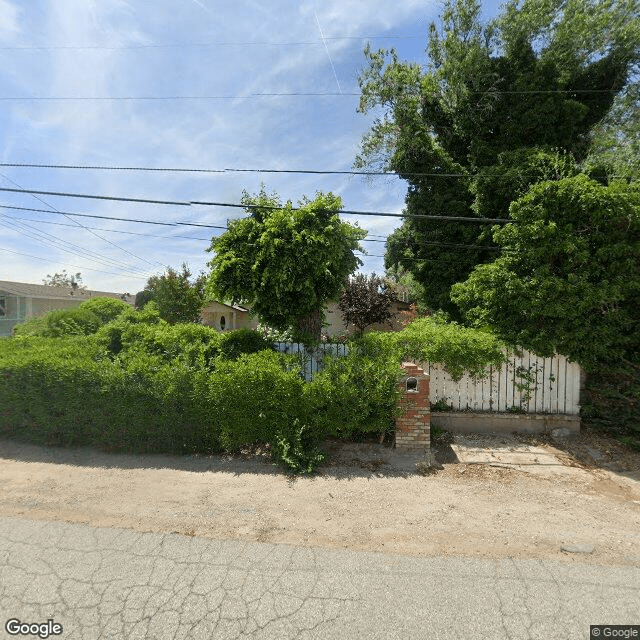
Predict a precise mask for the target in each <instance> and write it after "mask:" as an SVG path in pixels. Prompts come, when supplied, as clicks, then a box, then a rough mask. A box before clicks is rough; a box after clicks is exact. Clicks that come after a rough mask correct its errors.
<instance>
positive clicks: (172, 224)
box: [0, 204, 227, 229]
mask: <svg viewBox="0 0 640 640" xmlns="http://www.w3.org/2000/svg"><path fill="white" fill-rule="evenodd" d="M0 209H14V210H17V211H35V212H38V213H59V214H61V215H66V216H74V217H79V218H98V219H100V220H117V221H119V222H137V223H139V224H155V225H160V226H163V227H177V226H185V227H205V228H207V229H226V228H227V227H222V226H219V225H213V224H202V223H199V222H158V221H157V220H140V219H139V218H119V217H115V216H100V215H97V214H91V213H73V212H71V211H51V210H49V209H33V208H30V207H16V206H12V205H8V204H0Z"/></svg>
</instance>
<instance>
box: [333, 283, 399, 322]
mask: <svg viewBox="0 0 640 640" xmlns="http://www.w3.org/2000/svg"><path fill="white" fill-rule="evenodd" d="M396 300H397V296H396V294H395V291H394V290H393V288H392V287H390V286H388V285H386V284H385V281H384V279H383V278H381V277H379V276H377V275H376V274H375V273H373V274H371V275H370V276H366V275H364V274H363V273H358V274H357V275H355V276H353V277H351V278H349V279H348V280H347V282H346V284H345V287H344V289H343V290H342V293H341V294H340V300H339V302H338V307H339V308H340V311H341V313H342V319H343V320H344V324H345V325H346V326H347V327H348V326H349V325H353V326H355V327H356V329H357V330H358V332H359V333H360V334H363V333H364V330H365V329H366V328H367V327H369V326H371V325H372V324H382V323H385V322H388V321H389V319H390V318H391V317H392V316H393V310H392V305H393V303H394V302H395V301H396Z"/></svg>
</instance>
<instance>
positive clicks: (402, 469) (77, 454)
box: [0, 439, 419, 481]
mask: <svg viewBox="0 0 640 640" xmlns="http://www.w3.org/2000/svg"><path fill="white" fill-rule="evenodd" d="M323 449H324V450H325V452H326V453H327V459H326V460H325V461H324V463H323V464H322V465H320V467H318V469H317V470H316V472H315V473H313V474H311V476H310V477H312V478H313V477H314V476H315V477H318V476H327V477H334V478H338V479H348V478H371V477H372V476H373V477H407V476H408V475H410V474H413V473H415V472H416V469H415V464H416V463H417V462H418V461H419V457H418V456H411V455H409V456H406V455H398V454H396V453H395V451H394V449H393V448H392V447H390V446H388V445H373V444H367V443H353V442H348V443H337V442H335V441H331V442H327V443H325V444H324V445H323ZM2 460H12V461H19V462H33V463H45V464H60V465H70V466H76V467H88V468H102V469H173V470H177V471H190V472H193V473H230V474H232V475H234V476H239V475H242V474H243V473H248V474H264V475H280V476H286V477H288V478H289V479H290V480H291V481H295V479H296V478H297V477H300V476H295V475H293V474H289V473H287V472H286V471H285V470H284V469H283V468H282V467H278V466H276V465H274V464H273V462H272V460H271V455H270V453H269V447H268V446H263V447H259V446H253V447H247V448H246V449H243V450H242V451H241V452H239V453H234V454H230V453H222V454H214V455H200V454H193V455H182V456H180V455H168V454H153V453H144V454H133V453H112V452H106V451H102V450H100V449H97V448H92V447H86V446H85V447H59V446H46V445H36V444H31V443H25V442H19V441H15V440H7V439H2V440H0V464H1V463H2Z"/></svg>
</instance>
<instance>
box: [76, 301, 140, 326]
mask: <svg viewBox="0 0 640 640" xmlns="http://www.w3.org/2000/svg"><path fill="white" fill-rule="evenodd" d="M78 308H79V309H86V310H87V311H92V312H93V313H95V314H96V315H97V316H98V318H99V319H100V322H101V323H102V324H106V323H107V322H111V321H112V320H115V319H116V318H117V317H118V316H119V315H120V314H122V313H124V312H125V311H128V310H130V309H131V305H129V304H127V303H126V302H124V301H123V300H118V298H107V297H101V298H91V300H87V301H85V302H83V303H82V304H81V305H80V306H79V307H78Z"/></svg>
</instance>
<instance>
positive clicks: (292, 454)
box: [271, 418, 326, 473]
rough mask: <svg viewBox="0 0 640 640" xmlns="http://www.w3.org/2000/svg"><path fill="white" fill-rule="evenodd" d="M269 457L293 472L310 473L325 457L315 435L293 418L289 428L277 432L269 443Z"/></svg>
mask: <svg viewBox="0 0 640 640" xmlns="http://www.w3.org/2000/svg"><path fill="white" fill-rule="evenodd" d="M271 457H272V458H273V460H274V461H275V462H276V463H278V464H281V465H282V466H283V467H285V469H288V470H289V471H291V472H293V473H312V472H313V471H314V469H315V468H316V467H317V466H318V465H319V464H321V463H322V462H323V461H324V459H325V457H326V456H325V454H324V453H323V451H322V450H321V449H320V447H319V446H318V440H317V437H315V436H314V435H313V434H312V432H311V431H310V429H309V428H308V427H307V426H306V425H302V426H300V423H299V421H298V419H297V418H296V419H295V420H294V423H293V425H292V426H291V427H290V428H289V429H284V430H282V431H280V432H278V433H277V434H276V436H275V438H274V440H273V442H272V444H271Z"/></svg>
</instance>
